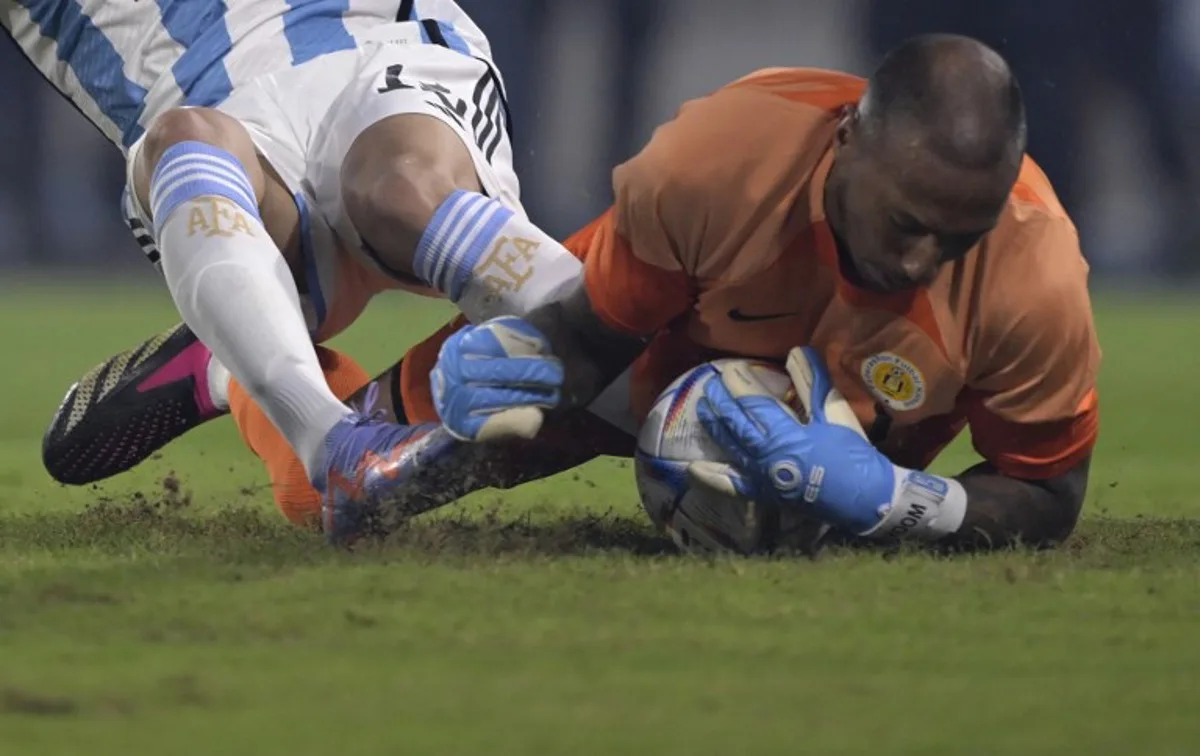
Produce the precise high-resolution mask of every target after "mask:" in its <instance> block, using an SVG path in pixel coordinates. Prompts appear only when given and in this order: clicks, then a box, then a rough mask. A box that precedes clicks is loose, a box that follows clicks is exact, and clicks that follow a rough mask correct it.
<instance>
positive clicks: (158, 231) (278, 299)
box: [132, 108, 350, 474]
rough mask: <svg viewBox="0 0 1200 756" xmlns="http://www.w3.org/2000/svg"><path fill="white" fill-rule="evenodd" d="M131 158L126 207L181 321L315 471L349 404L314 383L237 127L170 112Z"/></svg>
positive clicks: (292, 298) (254, 164) (254, 162)
mask: <svg viewBox="0 0 1200 756" xmlns="http://www.w3.org/2000/svg"><path fill="white" fill-rule="evenodd" d="M134 159H135V163H134V170H133V176H132V179H133V184H134V186H135V188H136V192H135V194H136V197H137V200H138V205H139V207H138V208H135V209H136V211H137V212H138V213H140V214H141V215H142V216H143V217H145V219H146V220H147V221H149V222H150V223H151V224H152V227H153V229H154V236H155V240H156V242H157V244H158V248H159V252H160V254H161V264H162V272H163V275H164V277H165V278H166V282H167V287H168V288H169V289H170V291H171V296H172V298H173V299H174V300H175V305H176V306H177V307H178V308H179V312H180V314H181V315H182V316H183V319H184V322H186V323H187V325H188V327H189V328H190V329H191V330H192V331H193V332H194V333H195V334H196V336H197V337H198V338H199V339H200V341H202V342H203V343H204V344H205V345H206V346H207V347H208V348H209V349H211V350H212V352H213V354H214V355H215V357H216V358H217V360H218V361H219V362H220V363H221V364H222V365H224V366H226V367H227V368H228V369H229V372H230V373H231V374H232V375H233V377H234V378H236V379H237V381H238V382H239V383H240V384H241V385H242V386H243V387H244V388H245V389H246V391H247V392H248V393H249V394H250V395H251V396H252V397H253V398H254V400H255V401H256V402H258V403H259V404H260V405H261V406H262V407H263V410H264V411H265V412H266V413H267V415H268V416H269V417H270V418H271V420H272V422H274V423H275V424H276V425H277V426H278V427H279V429H280V431H281V432H282V433H283V434H284V436H285V437H286V438H287V439H288V442H289V443H290V444H291V445H292V447H293V448H294V449H295V450H296V453H297V454H298V455H299V456H300V458H301V459H302V460H303V461H304V464H305V466H306V467H307V468H308V469H309V471H310V473H313V474H316V473H318V472H320V471H321V470H322V468H323V465H324V453H325V449H324V444H325V437H326V435H327V434H328V433H329V431H330V429H331V428H332V427H333V426H334V425H335V424H336V423H337V422H338V421H339V420H340V419H341V418H343V417H345V416H346V415H347V414H349V412H350V411H349V409H348V408H347V407H345V405H343V404H342V403H341V402H339V401H338V399H337V397H336V396H334V395H333V393H332V392H330V390H329V388H328V386H326V384H325V380H324V376H323V375H322V373H321V367H320V364H319V363H318V362H317V358H316V354H315V353H314V351H313V346H312V340H311V338H310V336H309V333H308V327H307V325H306V323H305V320H304V315H303V312H302V310H301V308H300V298H299V294H298V292H297V289H296V283H295V280H294V279H293V277H292V273H291V270H290V268H289V266H288V265H287V263H286V261H285V259H284V257H283V255H282V253H281V251H280V249H279V247H278V246H277V245H276V243H275V241H274V240H273V239H272V236H271V234H270V233H268V231H267V227H266V223H265V221H264V219H263V215H262V213H261V206H262V203H263V201H264V198H265V197H266V196H267V194H268V191H281V190H282V189H281V187H280V186H279V185H278V184H277V183H273V182H270V181H268V179H267V177H266V175H265V174H264V172H263V169H262V167H261V165H260V163H259V161H258V157H257V152H256V151H255V148H254V144H253V142H252V141H251V139H250V135H249V133H248V132H247V131H246V129H245V128H244V127H243V126H242V125H241V124H240V123H239V122H237V121H236V120H234V119H232V118H230V117H228V116H226V115H224V114H222V113H220V112H217V111H215V110H208V109H204V108H195V109H180V110H172V111H169V112H167V113H165V114H164V115H163V116H161V117H160V118H159V119H158V120H157V121H156V122H155V123H154V124H153V125H152V126H151V128H150V130H149V132H148V133H147V135H146V138H145V141H144V142H143V143H142V144H141V145H140V148H138V149H135V157H134ZM288 201H289V202H290V199H289V200H288ZM292 212H293V217H292V220H291V223H289V222H288V219H287V218H286V217H283V218H282V219H280V218H277V219H276V220H277V222H276V232H277V234H278V235H279V236H281V237H284V238H286V237H287V236H290V235H291V232H293V231H294V230H295V216H294V213H295V207H294V205H293V206H292Z"/></svg>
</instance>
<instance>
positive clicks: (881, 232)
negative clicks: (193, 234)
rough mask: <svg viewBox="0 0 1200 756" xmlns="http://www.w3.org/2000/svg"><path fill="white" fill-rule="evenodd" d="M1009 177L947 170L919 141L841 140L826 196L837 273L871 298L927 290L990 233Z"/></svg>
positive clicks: (999, 172)
mask: <svg viewBox="0 0 1200 756" xmlns="http://www.w3.org/2000/svg"><path fill="white" fill-rule="evenodd" d="M1015 177H1016V172H1015V171H1010V170H1009V169H1008V167H1007V166H1004V167H1002V168H1001V169H997V168H996V166H989V167H985V168H980V167H964V166H955V165H951V164H950V163H948V162H947V161H945V160H943V159H941V158H940V157H939V156H938V155H936V154H935V153H934V152H933V151H932V150H930V149H928V148H926V147H925V146H924V145H923V144H922V143H921V141H920V140H919V139H904V138H901V137H883V138H880V139H878V140H876V139H871V140H869V141H867V140H864V139H861V138H855V137H854V136H853V135H847V136H846V137H844V138H843V140H842V141H841V143H840V144H839V146H838V149H837V154H836V158H835V160H834V165H833V168H832V169H831V170H830V174H829V179H828V182H827V185H826V189H825V200H826V210H827V214H828V216H829V222H830V225H831V227H832V228H833V231H834V235H835V236H836V237H837V240H838V250H839V255H840V257H841V261H842V268H843V272H844V273H846V275H847V276H848V277H850V278H851V280H853V281H854V282H855V283H856V284H858V285H859V286H861V287H863V288H866V289H869V290H872V291H877V292H897V291H904V290H907V289H912V288H916V287H918V286H923V285H926V284H928V283H930V282H931V281H932V280H933V279H934V277H935V276H936V275H937V273H938V270H939V269H940V268H941V267H942V266H943V265H945V264H946V263H949V262H952V261H954V260H957V259H959V258H961V257H963V256H964V255H966V254H967V252H969V251H970V250H971V248H972V247H974V246H975V245H976V244H977V243H978V242H979V241H980V239H982V238H983V236H984V235H985V234H987V233H988V232H989V231H991V229H992V228H993V227H995V225H996V222H997V220H998V219H999V216H1000V213H1001V211H1002V210H1003V209H1004V205H1005V202H1006V201H1007V198H1008V193H1009V192H1010V191H1011V189H1012V185H1013V181H1014V180H1015Z"/></svg>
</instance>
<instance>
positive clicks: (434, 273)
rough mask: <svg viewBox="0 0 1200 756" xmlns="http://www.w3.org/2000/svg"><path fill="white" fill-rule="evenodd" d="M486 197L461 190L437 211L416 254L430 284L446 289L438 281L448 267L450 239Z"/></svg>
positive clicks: (417, 269)
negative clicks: (441, 273) (440, 273)
mask: <svg viewBox="0 0 1200 756" xmlns="http://www.w3.org/2000/svg"><path fill="white" fill-rule="evenodd" d="M485 201H486V198H485V197H483V196H482V195H480V194H477V193H475V192H465V191H462V190H458V191H454V192H452V193H451V194H450V195H449V196H448V197H446V199H444V200H443V201H442V204H441V205H439V206H438V209H437V210H436V211H434V213H433V218H432V219H431V220H430V221H429V225H428V226H426V227H425V231H424V233H422V234H421V239H420V241H418V242H417V251H416V254H415V255H414V256H413V270H414V272H415V273H416V274H417V276H418V277H419V278H420V279H421V280H422V281H424V282H425V283H426V284H427V285H429V286H432V287H434V288H436V289H438V291H443V293H445V292H444V290H443V289H442V288H441V287H440V286H438V283H437V281H438V278H439V275H438V274H439V272H440V271H442V270H444V268H445V266H446V264H447V260H446V259H445V258H446V255H447V254H448V253H449V252H450V251H452V248H451V247H450V246H448V244H447V243H448V242H449V241H450V239H451V237H452V236H453V235H454V233H455V229H456V227H458V226H459V224H460V223H461V222H462V221H463V220H465V219H466V218H467V217H469V215H470V213H471V211H472V208H474V207H476V206H477V205H479V204H480V203H482V202H485Z"/></svg>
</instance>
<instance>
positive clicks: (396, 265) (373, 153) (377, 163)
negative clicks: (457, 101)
mask: <svg viewBox="0 0 1200 756" xmlns="http://www.w3.org/2000/svg"><path fill="white" fill-rule="evenodd" d="M423 121H428V122H430V123H422V124H421V126H422V128H425V129H429V130H431V131H432V132H433V133H432V134H430V138H428V139H426V140H423V141H422V140H418V139H417V138H416V137H414V136H406V137H405V138H403V139H390V140H389V139H387V138H386V137H384V138H380V137H379V135H373V134H371V133H370V130H368V132H365V133H364V135H363V137H360V139H359V140H357V141H356V142H355V144H354V145H353V146H352V147H351V150H350V154H349V155H347V158H346V161H345V163H344V164H343V168H342V177H341V179H342V194H343V197H344V200H345V203H346V212H347V213H348V215H349V217H350V219H351V220H352V221H353V222H354V225H355V227H356V228H357V229H358V230H359V233H361V234H362V236H363V238H364V239H366V241H367V242H368V243H369V244H370V245H371V246H372V247H373V248H374V249H375V250H376V251H377V252H378V253H379V255H380V256H381V258H382V262H384V264H386V265H388V266H389V267H392V268H393V269H397V270H402V271H406V272H407V271H409V270H410V267H411V257H412V253H413V251H414V250H415V249H416V247H417V242H419V241H420V239H421V235H422V234H423V233H424V231H425V228H426V226H428V225H429V223H430V221H431V220H432V219H433V216H434V213H436V212H437V210H438V208H439V207H440V206H441V205H442V203H443V202H444V201H445V200H446V198H447V197H448V196H450V194H452V193H453V192H454V191H456V190H459V189H463V190H468V191H479V189H480V187H479V181H478V178H477V177H476V174H475V165H474V163H473V162H472V160H471V157H470V153H468V152H467V150H466V148H465V147H464V146H463V145H462V143H461V140H460V139H459V138H458V136H457V135H455V134H454V133H453V132H452V131H450V129H449V127H447V126H445V125H444V124H441V123H440V122H436V121H433V120H432V119H428V118H424V119H423ZM373 128H374V127H373ZM442 131H445V132H448V136H447V134H443V133H441V132H442Z"/></svg>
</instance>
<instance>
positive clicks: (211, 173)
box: [150, 157, 256, 206]
mask: <svg viewBox="0 0 1200 756" xmlns="http://www.w3.org/2000/svg"><path fill="white" fill-rule="evenodd" d="M195 175H203V176H206V177H207V178H210V179H212V180H213V181H224V182H227V183H228V184H230V188H231V189H234V190H236V191H237V192H238V193H239V194H240V195H241V196H242V199H243V200H244V201H245V202H248V203H250V204H256V203H255V202H254V190H253V188H251V186H250V184H249V182H248V181H247V179H246V175H245V174H244V173H238V172H237V171H235V170H234V169H232V168H229V167H228V164H227V163H215V162H213V160H212V159H211V158H203V159H198V158H195V157H186V158H179V159H177V160H175V161H174V162H173V163H172V164H171V165H170V166H168V167H167V170H165V171H163V172H162V174H160V175H159V178H158V183H156V184H152V185H151V197H150V204H151V206H153V205H157V204H158V202H159V200H160V199H161V197H162V195H163V194H164V193H166V192H167V191H169V190H171V189H173V188H174V186H175V184H177V183H179V181H180V180H181V179H182V178H183V177H185V176H195Z"/></svg>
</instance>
